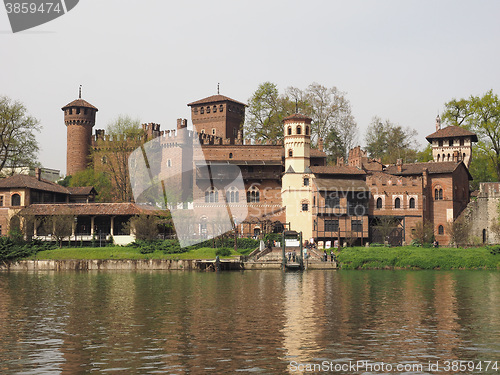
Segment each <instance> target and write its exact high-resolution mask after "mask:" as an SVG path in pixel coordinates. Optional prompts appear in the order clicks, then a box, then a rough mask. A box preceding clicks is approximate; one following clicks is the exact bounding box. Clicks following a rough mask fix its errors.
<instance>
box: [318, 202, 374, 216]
mask: <svg viewBox="0 0 500 375" xmlns="http://www.w3.org/2000/svg"><path fill="white" fill-rule="evenodd" d="M312 210H313V215H325V216H342V215H347V216H366V215H368V204H349V205H347V207H345V206H337V207H317V206H316V207H313V209H312Z"/></svg>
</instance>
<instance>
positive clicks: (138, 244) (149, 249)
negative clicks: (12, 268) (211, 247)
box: [127, 240, 188, 254]
mask: <svg viewBox="0 0 500 375" xmlns="http://www.w3.org/2000/svg"><path fill="white" fill-rule="evenodd" d="M127 246H130V247H135V248H139V252H140V253H141V254H151V253H154V252H155V251H163V252H164V253H165V254H178V253H184V252H186V251H188V248H184V249H182V248H181V245H180V244H179V241H177V240H154V241H145V240H135V241H134V242H132V243H131V244H129V245H127Z"/></svg>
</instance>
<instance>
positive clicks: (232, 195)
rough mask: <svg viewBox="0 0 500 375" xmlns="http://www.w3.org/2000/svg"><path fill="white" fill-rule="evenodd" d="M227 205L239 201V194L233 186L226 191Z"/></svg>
mask: <svg viewBox="0 0 500 375" xmlns="http://www.w3.org/2000/svg"><path fill="white" fill-rule="evenodd" d="M226 201H227V203H238V202H239V201H240V192H239V191H238V189H236V187H235V186H231V187H230V188H229V189H227V190H226Z"/></svg>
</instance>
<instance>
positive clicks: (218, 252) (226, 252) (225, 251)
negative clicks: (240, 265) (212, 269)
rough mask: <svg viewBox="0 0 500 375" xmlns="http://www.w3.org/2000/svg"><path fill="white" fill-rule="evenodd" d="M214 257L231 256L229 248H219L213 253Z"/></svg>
mask: <svg viewBox="0 0 500 375" xmlns="http://www.w3.org/2000/svg"><path fill="white" fill-rule="evenodd" d="M215 255H218V256H220V257H228V256H230V255H231V249H230V248H229V247H220V248H218V249H217V250H216V251H215Z"/></svg>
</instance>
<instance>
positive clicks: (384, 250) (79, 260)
mask: <svg viewBox="0 0 500 375" xmlns="http://www.w3.org/2000/svg"><path fill="white" fill-rule="evenodd" d="M215 252H216V249H214V248H201V249H194V250H190V251H187V252H184V253H178V254H165V253H164V252H161V251H155V252H153V253H148V254H143V253H141V252H140V249H134V248H128V247H103V248H63V249H54V250H46V251H40V252H38V253H37V254H35V255H33V256H31V257H28V258H25V259H20V260H16V261H9V262H3V263H0V270H4V271H5V270H16V271H28V270H206V269H213V267H210V266H211V264H212V263H213V262H214V260H215V257H216V253H215ZM240 255H241V254H240V253H238V252H234V250H233V251H232V254H231V256H228V257H221V261H222V262H223V264H224V265H225V266H224V267H223V269H225V270H229V269H231V270H235V269H247V270H249V269H280V268H281V263H280V262H279V260H278V261H276V260H275V261H273V262H269V261H268V262H266V261H258V262H254V261H252V260H251V259H250V261H248V260H247V259H245V257H241V258H240ZM337 260H338V268H340V269H344V270H360V269H410V270H411V269H421V270H453V269H459V270H465V269H470V270H475V269H489V270H498V269H500V254H498V253H495V251H494V249H493V248H491V247H478V248H467V249H464V248H421V247H413V246H404V247H393V248H388V247H368V248H366V247H351V248H343V249H341V251H340V252H337ZM307 268H308V269H336V268H337V267H333V265H330V264H329V262H326V263H325V262H318V261H310V262H308V267H307Z"/></svg>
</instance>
